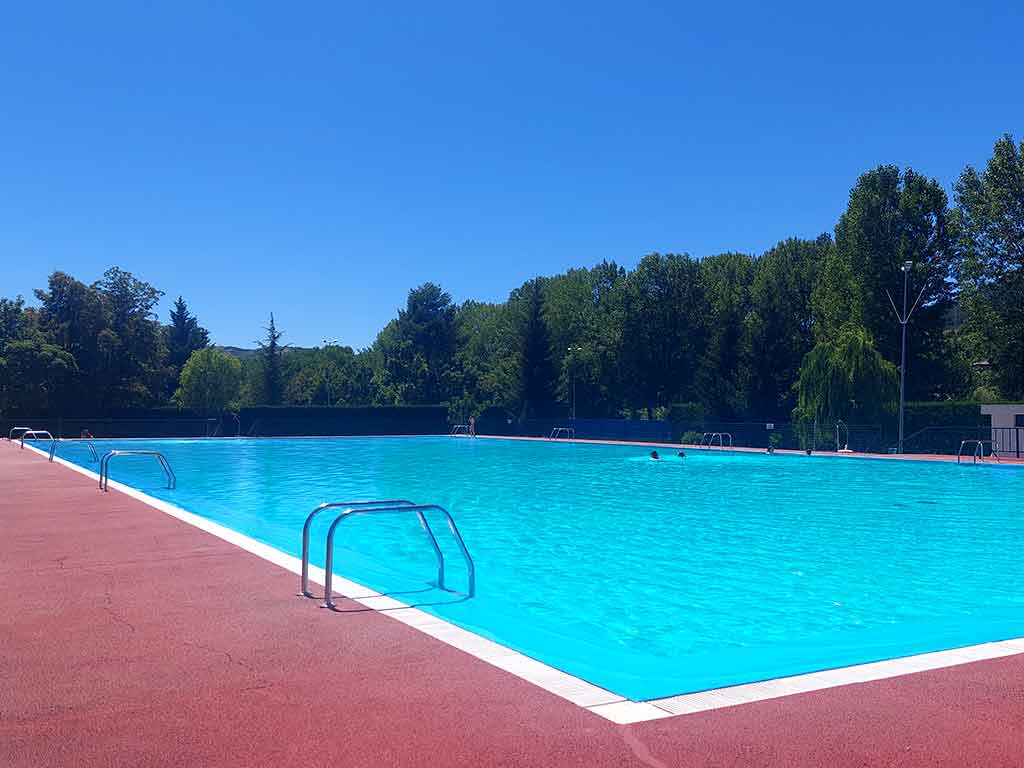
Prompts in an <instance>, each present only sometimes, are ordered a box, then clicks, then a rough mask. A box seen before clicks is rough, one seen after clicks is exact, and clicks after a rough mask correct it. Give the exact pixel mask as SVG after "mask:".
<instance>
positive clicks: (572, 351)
mask: <svg viewBox="0 0 1024 768" xmlns="http://www.w3.org/2000/svg"><path fill="white" fill-rule="evenodd" d="M565 351H566V352H568V353H569V354H570V355H572V420H573V421H576V353H577V352H582V351H583V347H578V346H576V345H575V344H573V345H572V346H571V347H566V349H565Z"/></svg>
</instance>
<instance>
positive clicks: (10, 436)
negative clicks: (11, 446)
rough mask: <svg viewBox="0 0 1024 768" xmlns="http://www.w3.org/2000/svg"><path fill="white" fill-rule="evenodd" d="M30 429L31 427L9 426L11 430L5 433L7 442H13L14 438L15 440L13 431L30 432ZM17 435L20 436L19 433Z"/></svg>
mask: <svg viewBox="0 0 1024 768" xmlns="http://www.w3.org/2000/svg"><path fill="white" fill-rule="evenodd" d="M31 431H32V427H11V431H10V432H8V433H7V442H9V443H13V442H14V440H15V437H14V433H15V432H31ZM18 437H21V435H18Z"/></svg>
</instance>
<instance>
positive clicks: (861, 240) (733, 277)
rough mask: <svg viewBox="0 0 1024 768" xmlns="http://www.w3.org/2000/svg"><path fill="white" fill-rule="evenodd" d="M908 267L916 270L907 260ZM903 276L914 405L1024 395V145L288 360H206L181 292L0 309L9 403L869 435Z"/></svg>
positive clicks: (77, 296)
mask: <svg viewBox="0 0 1024 768" xmlns="http://www.w3.org/2000/svg"><path fill="white" fill-rule="evenodd" d="M904 265H907V266H904ZM904 270H906V284H907V286H908V289H909V294H908V298H909V302H910V303H913V300H914V298H915V297H917V296H918V294H920V298H919V301H918V303H917V305H916V309H915V311H914V313H913V315H912V317H911V320H910V322H909V325H908V339H909V340H910V341H909V344H908V350H907V394H908V398H910V399H917V400H935V399H939V400H941V399H955V398H968V399H995V398H1013V399H1018V398H1024V143H1022V144H1020V145H1016V144H1015V143H1014V141H1013V139H1012V138H1011V137H1010V136H1005V137H1003V138H1001V139H1000V140H999V141H998V142H996V144H995V148H994V151H993V156H992V158H991V159H990V160H989V161H988V164H987V166H986V168H985V169H984V170H983V171H980V172H979V171H976V170H975V169H973V168H971V167H968V168H966V169H965V170H964V172H963V173H962V175H961V176H960V178H959V180H958V181H957V182H956V184H955V187H954V204H953V205H951V204H950V201H949V199H948V197H947V194H946V192H945V191H944V190H943V188H942V186H941V185H940V184H939V183H938V182H937V181H935V180H934V179H931V178H928V177H926V176H923V175H921V174H919V173H917V172H915V171H913V170H910V169H904V170H901V169H899V168H897V167H895V166H880V167H878V168H876V169H874V170H871V171H868V172H866V173H864V174H863V175H862V176H861V177H860V178H859V179H858V180H857V182H856V185H855V186H854V188H853V189H852V190H851V192H850V198H849V203H848V205H847V208H846V211H845V212H844V213H843V215H842V216H841V217H840V219H839V222H838V223H837V224H836V226H835V229H834V232H833V233H825V234H822V235H820V236H819V237H817V238H815V239H812V240H806V239H800V238H791V239H788V240H784V241H782V242H780V243H779V244H778V245H776V246H775V247H773V248H771V249H770V250H768V251H767V252H766V253H764V254H761V255H757V256H754V255H750V254H743V253H723V254H718V255H712V256H706V257H704V258H701V259H695V258H692V257H690V256H689V255H686V254H672V253H670V254H658V253H654V254H650V255H648V256H645V257H644V258H643V259H641V260H640V262H639V263H638V264H637V266H636V267H635V268H634V269H632V270H627V269H625V268H623V267H622V266H619V265H617V264H616V263H614V262H608V261H605V262H602V263H600V264H597V265H596V266H593V267H591V268H580V269H570V270H568V271H567V272H565V273H563V274H559V275H555V276H549V277H537V278H534V279H531V280H529V281H527V282H526V283H524V284H523V285H522V286H520V287H518V288H516V289H515V290H513V291H512V292H511V293H510V295H509V297H508V299H507V300H506V301H504V302H501V303H493V304H492V303H481V302H477V301H467V302H465V303H463V304H461V305H456V304H454V303H453V302H452V298H451V296H450V295H449V294H448V293H446V292H445V291H444V290H443V289H442V288H441V287H440V286H438V285H435V284H433V283H427V284H425V285H422V286H420V287H418V288H415V289H413V290H411V291H410V292H409V296H408V300H407V302H406V306H405V307H404V308H403V309H401V310H400V311H399V312H398V315H397V317H395V318H394V319H393V320H392V321H391V322H389V323H388V324H387V325H386V326H385V327H384V328H383V329H382V330H381V331H380V333H379V334H378V336H377V338H376V340H375V341H374V343H373V344H372V345H371V346H370V347H369V348H367V349H364V350H359V351H356V350H353V349H352V348H350V347H346V346H341V345H337V344H328V345H325V346H324V347H321V348H318V349H290V348H288V347H287V346H285V345H283V344H282V335H283V334H282V332H281V331H280V330H279V329H278V327H277V325H276V323H275V320H274V317H273V315H271V316H270V319H269V324H268V326H267V327H266V328H265V329H264V330H265V335H264V339H263V341H262V342H260V344H259V349H258V350H256V352H255V354H253V355H250V356H245V357H242V358H241V359H239V358H236V357H234V356H231V355H229V354H227V353H226V352H224V351H223V350H220V349H218V348H215V347H211V346H210V339H209V334H208V333H207V332H206V330H205V329H203V328H202V327H201V326H200V325H199V323H198V321H197V319H196V318H195V317H194V316H193V315H192V314H190V312H189V310H188V307H187V305H186V304H185V302H184V300H182V299H181V298H179V299H178V301H177V302H176V303H175V305H174V309H173V310H172V312H171V313H170V318H169V319H170V324H169V325H161V324H160V323H159V322H158V320H157V319H156V318H155V317H154V315H153V308H154V306H155V305H156V302H157V301H158V299H159V297H160V296H161V294H160V292H159V291H157V290H156V289H155V288H154V287H153V286H151V285H149V284H148V283H145V282H143V281H141V280H139V279H137V278H135V277H134V276H133V275H131V274H129V273H127V272H124V271H122V270H120V269H118V268H116V267H115V268H112V269H110V270H108V271H107V272H106V273H105V274H104V276H103V278H102V279H101V280H99V281H98V282H96V283H93V284H92V285H86V284H84V283H81V282H79V281H77V280H75V279H74V278H72V277H70V276H69V275H66V274H63V273H61V272H56V273H54V274H53V275H51V276H50V278H49V281H48V285H47V288H46V289H45V290H39V291H36V298H37V300H38V304H39V306H38V307H34V308H29V307H27V306H26V305H25V303H24V301H23V300H22V299H21V298H20V297H19V298H16V299H0V409H3V411H5V412H12V413H14V412H18V413H29V412H31V413H45V412H70V411H76V412H79V413H84V412H86V411H88V412H90V413H92V412H95V413H102V412H110V411H111V410H113V409H119V408H130V407H139V406H151V405H157V404H166V403H168V402H173V403H176V404H178V405H180V406H185V407H190V408H196V409H201V410H206V411H213V410H218V409H224V408H228V407H234V406H236V405H239V404H243V405H244V404H287V403H291V404H318V405H357V404H358V405H362V404H433V403H447V404H448V405H449V407H450V408H451V409H452V410H453V412H455V413H459V414H462V415H466V414H470V413H480V412H481V411H483V410H484V409H486V408H488V407H497V408H501V409H504V410H505V411H507V412H508V413H509V414H510V415H512V416H516V417H520V418H522V417H530V416H546V415H565V414H566V413H567V410H568V409H569V408H570V407H571V406H570V404H571V403H575V408H576V412H577V413H578V415H579V416H581V417H583V416H610V417H613V416H622V415H627V416H628V415H643V416H647V417H653V416H658V415H663V414H664V413H666V412H667V411H668V410H671V409H673V408H674V409H676V414H677V415H681V416H686V415H690V416H692V415H696V414H705V415H707V416H712V417H717V418H742V417H749V418H755V419H765V420H785V419H788V418H790V417H793V418H797V419H813V418H818V419H822V420H826V419H831V418H844V419H848V420H854V421H862V420H876V419H878V418H879V417H880V416H882V415H883V414H884V413H885V412H886V411H891V409H892V407H893V403H894V400H895V397H896V392H897V380H898V367H897V366H898V365H899V361H900V328H899V325H898V323H897V321H896V315H895V314H894V309H895V308H896V307H899V308H900V309H902V302H903V290H904Z"/></svg>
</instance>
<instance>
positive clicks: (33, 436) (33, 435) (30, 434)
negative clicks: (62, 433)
mask: <svg viewBox="0 0 1024 768" xmlns="http://www.w3.org/2000/svg"><path fill="white" fill-rule="evenodd" d="M43 435H46V437H45V438H44V437H43ZM26 437H27V438H28V439H29V440H44V439H45V440H49V441H50V442H51V443H52V442H53V435H51V434H50V433H49V432H47V431H46V430H45V429H30V430H28V431H27V432H22V433H21V450H25V438H26Z"/></svg>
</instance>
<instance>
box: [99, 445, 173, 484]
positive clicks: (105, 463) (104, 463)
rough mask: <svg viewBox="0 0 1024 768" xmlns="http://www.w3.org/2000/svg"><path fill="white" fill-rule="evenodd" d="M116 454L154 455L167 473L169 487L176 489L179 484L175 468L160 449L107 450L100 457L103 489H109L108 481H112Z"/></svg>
mask: <svg viewBox="0 0 1024 768" xmlns="http://www.w3.org/2000/svg"><path fill="white" fill-rule="evenodd" d="M115 456H154V457H155V458H156V460H157V462H158V463H159V464H160V466H161V467H163V470H164V473H165V474H166V475H167V487H168V488H169V489H174V488H176V487H177V485H178V478H177V477H175V476H174V470H172V469H171V465H170V464H168V463H167V458H166V457H165V456H164V455H163V454H162V453H160V451H107V452H106V453H105V454H103V458H102V459H100V490H101V491H105V490H107V483H108V482H109V481H110V460H111V459H112V458H114V457H115Z"/></svg>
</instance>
